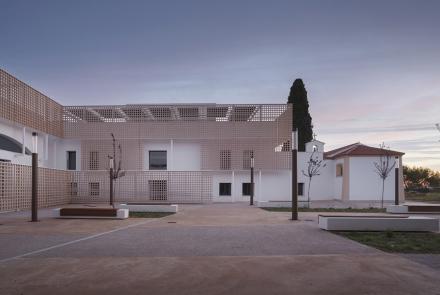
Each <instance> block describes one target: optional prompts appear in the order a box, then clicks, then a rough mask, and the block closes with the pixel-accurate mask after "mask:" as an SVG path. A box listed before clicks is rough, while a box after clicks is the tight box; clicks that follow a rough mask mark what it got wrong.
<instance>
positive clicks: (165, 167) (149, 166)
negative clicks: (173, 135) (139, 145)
mask: <svg viewBox="0 0 440 295" xmlns="http://www.w3.org/2000/svg"><path fill="white" fill-rule="evenodd" d="M154 153H165V165H163V164H162V165H160V166H159V167H156V166H152V163H151V159H152V157H151V155H152V154H154ZM155 160H157V159H155ZM153 164H154V163H153ZM154 165H156V164H154ZM167 169H168V153H167V151H166V150H165V151H164V150H151V151H148V170H167Z"/></svg>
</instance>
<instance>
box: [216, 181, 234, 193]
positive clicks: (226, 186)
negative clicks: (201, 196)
mask: <svg viewBox="0 0 440 295" xmlns="http://www.w3.org/2000/svg"><path fill="white" fill-rule="evenodd" d="M218 195H219V196H222V197H223V196H231V195H232V183H230V182H220V183H219V184H218Z"/></svg>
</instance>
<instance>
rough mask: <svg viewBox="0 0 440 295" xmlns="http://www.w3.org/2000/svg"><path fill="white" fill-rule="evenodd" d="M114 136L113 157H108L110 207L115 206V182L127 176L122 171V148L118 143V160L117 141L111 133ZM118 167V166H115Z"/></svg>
mask: <svg viewBox="0 0 440 295" xmlns="http://www.w3.org/2000/svg"><path fill="white" fill-rule="evenodd" d="M111 136H112V143H113V155H112V156H110V155H108V158H109V163H110V164H109V168H110V169H109V176H110V206H113V194H114V187H113V181H115V180H117V179H118V178H120V177H123V176H124V175H125V171H122V147H121V144H120V143H118V151H119V159H116V139H115V136H114V134H113V133H111ZM115 165H116V166H115Z"/></svg>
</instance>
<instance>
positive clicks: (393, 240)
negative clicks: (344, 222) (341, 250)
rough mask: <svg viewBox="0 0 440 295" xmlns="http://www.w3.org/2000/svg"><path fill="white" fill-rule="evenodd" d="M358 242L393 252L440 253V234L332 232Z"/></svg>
mask: <svg viewBox="0 0 440 295" xmlns="http://www.w3.org/2000/svg"><path fill="white" fill-rule="evenodd" d="M334 233H336V234H338V235H341V236H343V237H346V238H349V239H351V240H354V241H357V242H359V243H362V244H365V245H368V246H371V247H374V248H377V249H380V250H383V251H385V252H395V253H425V254H428V253H429V254H440V234H438V233H416V232H334Z"/></svg>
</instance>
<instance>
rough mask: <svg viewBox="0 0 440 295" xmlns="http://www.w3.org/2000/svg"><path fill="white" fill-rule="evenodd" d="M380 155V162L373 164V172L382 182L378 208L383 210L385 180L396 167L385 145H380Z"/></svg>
mask: <svg viewBox="0 0 440 295" xmlns="http://www.w3.org/2000/svg"><path fill="white" fill-rule="evenodd" d="M379 147H380V149H381V150H382V153H381V154H380V159H379V160H380V161H379V163H378V162H374V167H375V172H376V173H377V175H379V177H380V178H381V180H382V197H381V200H380V207H381V208H383V198H384V193H385V180H386V179H387V178H388V176H389V175H390V173H391V171H392V170H393V169H394V166H395V165H396V161H394V159H393V157H391V155H390V153H389V148H388V147H386V146H385V143H382V144H381V145H380V146H379Z"/></svg>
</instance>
